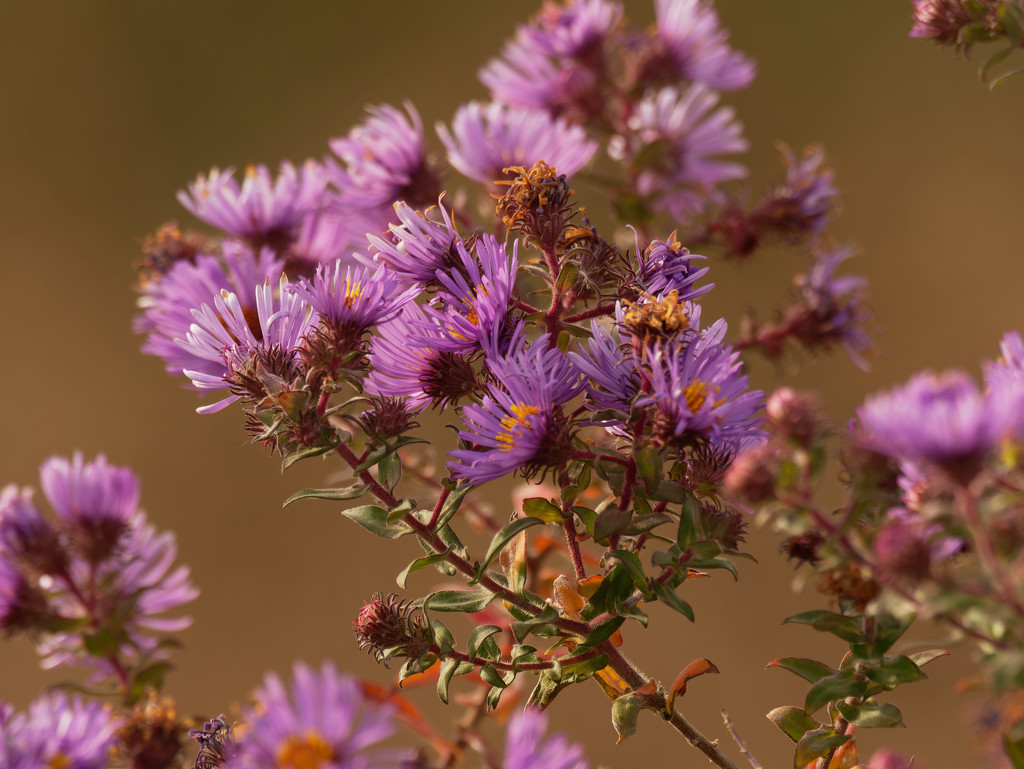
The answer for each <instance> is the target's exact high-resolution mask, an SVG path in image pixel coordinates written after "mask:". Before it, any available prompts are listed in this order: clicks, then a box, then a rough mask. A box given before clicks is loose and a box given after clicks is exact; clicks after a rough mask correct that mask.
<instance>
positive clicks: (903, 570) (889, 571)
mask: <svg viewBox="0 0 1024 769" xmlns="http://www.w3.org/2000/svg"><path fill="white" fill-rule="evenodd" d="M872 549H873V551H874V555H875V562H876V563H877V564H878V568H879V569H880V570H881V572H882V576H883V577H886V578H890V579H896V580H899V581H906V582H910V583H911V584H916V583H918V582H920V581H921V580H923V579H924V578H926V577H927V576H928V573H929V571H931V554H930V552H929V550H928V543H927V542H925V540H924V537H923V536H922V534H921V530H920V527H918V526H914V525H913V524H909V523H905V522H903V521H893V522H891V523H888V524H886V525H885V526H883V527H882V528H881V529H880V530H879V532H878V534H877V535H876V536H875V543H874V546H873V548H872Z"/></svg>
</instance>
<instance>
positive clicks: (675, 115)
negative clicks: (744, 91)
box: [608, 85, 748, 223]
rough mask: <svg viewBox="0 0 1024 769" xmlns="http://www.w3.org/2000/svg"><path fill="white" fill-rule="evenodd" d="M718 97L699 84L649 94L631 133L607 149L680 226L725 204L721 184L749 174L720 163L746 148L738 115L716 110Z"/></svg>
mask: <svg viewBox="0 0 1024 769" xmlns="http://www.w3.org/2000/svg"><path fill="white" fill-rule="evenodd" d="M718 99H719V96H718V94H717V93H715V92H714V91H709V90H707V89H706V88H704V87H702V86H699V85H695V86H691V87H690V88H689V89H687V90H686V91H685V92H680V91H678V90H677V89H675V88H672V87H666V88H663V89H661V90H660V91H658V92H656V93H651V94H648V95H647V96H645V97H644V98H643V99H642V100H641V101H640V102H639V103H638V104H637V105H636V112H635V113H634V114H633V116H632V117H631V118H630V119H629V128H630V131H629V133H628V134H626V135H622V136H615V137H613V139H612V141H611V143H610V144H609V147H608V152H609V154H610V155H611V156H612V157H613V158H614V159H615V160H618V161H620V162H623V163H625V164H626V165H627V168H628V170H629V172H630V174H631V175H632V176H633V178H634V180H635V181H634V183H635V186H636V190H637V192H638V193H639V194H640V195H642V196H644V197H645V198H648V199H649V200H650V202H651V204H652V205H653V206H654V207H655V208H656V209H658V210H661V211H667V212H668V213H669V214H670V215H672V216H673V217H674V218H675V219H676V220H677V221H678V222H680V223H685V222H688V221H690V219H692V218H693V217H694V216H695V215H698V214H700V213H702V212H703V211H704V210H705V209H706V207H707V205H708V203H709V202H715V201H719V200H721V193H720V192H719V191H718V190H717V187H718V185H720V184H722V183H723V182H727V181H731V180H734V179H741V178H743V177H744V176H746V174H747V171H746V168H745V167H744V166H743V165H741V164H739V163H733V162H727V161H724V160H719V159H716V158H717V156H720V155H730V154H734V153H738V152H745V151H746V150H747V146H748V145H747V142H746V140H744V139H743V136H742V127H741V125H740V124H739V123H738V122H736V120H735V112H734V111H733V110H732V109H731V108H728V107H722V108H720V109H715V107H716V105H717V104H718Z"/></svg>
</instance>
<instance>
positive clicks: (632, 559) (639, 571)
mask: <svg viewBox="0 0 1024 769" xmlns="http://www.w3.org/2000/svg"><path fill="white" fill-rule="evenodd" d="M605 558H606V559H608V558H612V559H614V560H616V561H618V562H619V563H621V564H622V565H623V566H624V567H625V569H626V571H627V572H629V576H630V577H632V579H633V584H634V585H636V587H637V588H638V589H639V590H640V592H642V593H643V594H644V597H646V598H650V597H651V596H652V595H653V593H652V592H651V587H650V585H648V584H647V575H646V574H645V573H644V565H643V564H642V563H641V562H640V558H639V556H637V554H636V553H632V552H630V551H629V550H610V551H609V552H608V553H607V554H606V555H605Z"/></svg>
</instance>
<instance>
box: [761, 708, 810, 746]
mask: <svg viewBox="0 0 1024 769" xmlns="http://www.w3.org/2000/svg"><path fill="white" fill-rule="evenodd" d="M768 720H769V721H771V722H772V723H773V724H775V725H776V726H777V727H779V728H780V729H781V730H782V732H783V734H785V735H786V736H787V737H789V739H791V740H793V742H800V739H801V738H802V737H803V736H804V735H805V734H807V732H810V731H814V730H815V729H821V728H823V727H822V725H821V724H819V723H818V722H817V721H815V720H814V719H813V718H811V717H810V716H809V715H807V714H806V713H805V712H804V711H803V710H801V709H800V708H798V707H795V706H793V705H783V706H782V707H780V708H775V710H773V711H771V712H770V713H768Z"/></svg>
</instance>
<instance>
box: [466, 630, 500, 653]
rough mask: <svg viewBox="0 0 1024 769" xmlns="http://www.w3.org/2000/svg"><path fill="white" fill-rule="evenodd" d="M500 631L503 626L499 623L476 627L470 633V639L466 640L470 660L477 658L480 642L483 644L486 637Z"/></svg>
mask: <svg viewBox="0 0 1024 769" xmlns="http://www.w3.org/2000/svg"><path fill="white" fill-rule="evenodd" d="M500 632H501V628H500V627H498V626H497V625H480V626H478V627H476V628H474V629H473V632H472V633H470V634H469V640H468V641H467V642H466V654H467V655H468V656H469V661H470V662H472V661H473V660H475V659H476V655H477V651H478V650H479V649H480V644H482V643H483V642H484V640H485V639H487V638H490V637H491V636H493V635H494V634H495V633H500Z"/></svg>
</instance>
